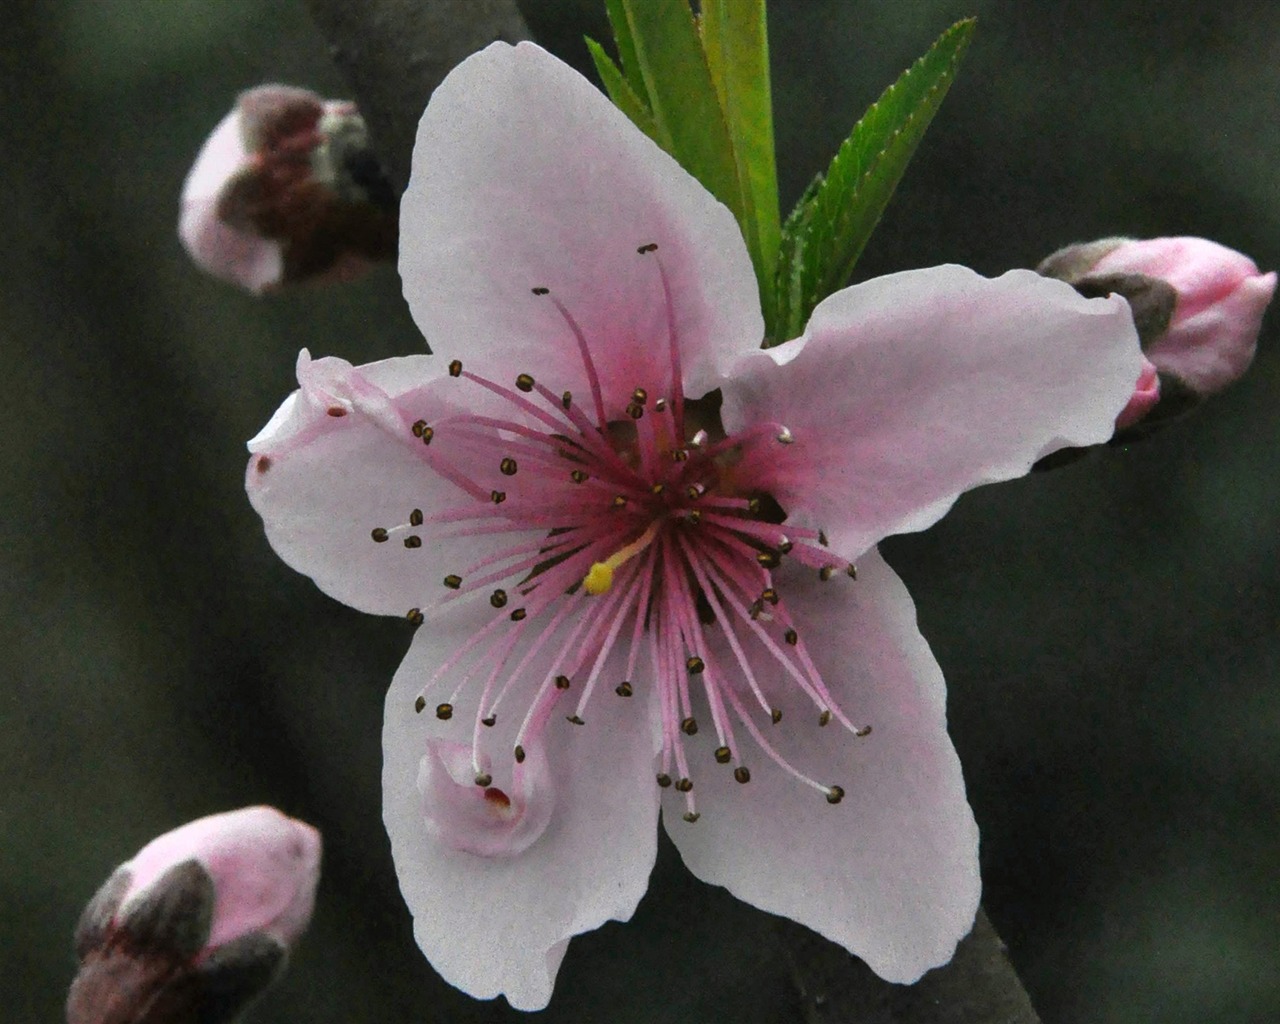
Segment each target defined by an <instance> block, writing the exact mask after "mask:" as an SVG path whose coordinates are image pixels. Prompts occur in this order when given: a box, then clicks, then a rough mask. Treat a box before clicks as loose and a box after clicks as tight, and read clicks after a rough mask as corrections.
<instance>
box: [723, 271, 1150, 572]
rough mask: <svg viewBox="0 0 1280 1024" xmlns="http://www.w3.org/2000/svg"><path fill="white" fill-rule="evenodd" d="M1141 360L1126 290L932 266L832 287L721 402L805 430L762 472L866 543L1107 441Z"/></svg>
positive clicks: (837, 534)
mask: <svg viewBox="0 0 1280 1024" xmlns="http://www.w3.org/2000/svg"><path fill="white" fill-rule="evenodd" d="M1141 361H1142V355H1141V352H1140V350H1139V348H1138V339H1137V334H1136V332H1135V331H1134V328H1133V321H1132V317H1131V316H1130V314H1129V309H1128V306H1127V305H1126V304H1125V302H1124V300H1123V299H1121V298H1119V297H1118V296H1113V297H1111V298H1109V299H1084V298H1081V297H1080V296H1079V295H1077V294H1076V292H1075V291H1074V290H1073V289H1072V288H1071V287H1070V286H1069V285H1066V284H1064V283H1063V282H1061V281H1052V280H1048V279H1046V278H1042V277H1040V276H1039V275H1037V274H1034V273H1032V272H1031V271H1025V270H1015V271H1011V272H1010V273H1007V274H1005V275H1003V276H1002V277H999V278H995V279H988V278H984V277H980V276H979V275H977V274H975V273H974V272H973V271H971V270H967V269H965V268H964V267H955V266H945V267H934V268H931V269H928V270H914V271H909V272H907V273H902V274H893V275H890V276H888V277H881V278H877V279H875V280H872V281H867V282H866V283H864V284H859V285H855V286H854V287H852V288H846V289H845V290H844V291H841V292H838V293H836V294H835V295H833V296H831V297H830V298H828V299H827V300H826V301H824V302H823V303H822V304H821V305H819V306H818V308H817V309H816V310H814V313H813V318H812V319H811V320H810V322H809V326H808V327H807V328H806V330H805V333H804V336H803V337H801V338H799V339H796V340H795V341H791V342H787V343H786V344H784V345H780V346H778V347H777V348H774V349H770V350H769V351H768V352H763V353H755V354H752V355H750V356H747V357H744V359H743V360H741V362H740V363H739V365H738V367H737V368H736V369H735V370H734V373H733V378H734V379H733V380H732V381H731V382H729V383H728V384H726V386H725V401H724V409H723V415H724V420H725V426H726V427H727V428H728V429H729V430H730V431H735V430H738V429H741V428H742V427H743V426H744V425H748V424H751V423H753V422H760V421H771V420H776V421H779V422H781V423H783V424H784V425H785V426H787V427H788V428H789V429H790V430H791V433H792V436H793V437H794V439H795V443H794V444H791V445H789V446H787V447H785V448H780V450H779V451H778V453H777V456H776V458H774V459H772V460H769V461H768V462H766V460H754V464H755V466H757V467H758V471H757V473H756V476H757V477H758V479H754V480H753V481H752V483H754V484H755V485H756V486H758V487H760V488H761V489H763V490H766V491H769V492H770V493H772V494H773V496H774V497H775V498H777V499H778V501H779V502H781V504H782V505H783V507H784V508H786V509H787V510H788V511H789V512H792V513H795V514H798V515H799V516H801V517H802V518H804V519H806V520H808V521H811V522H812V523H813V524H814V525H816V526H819V527H822V528H823V529H825V530H826V531H827V534H828V535H829V536H830V538H831V541H832V544H833V546H835V547H836V549H837V550H839V551H840V552H841V553H843V554H845V555H847V556H856V555H857V554H859V553H860V552H862V551H864V550H866V549H867V548H869V547H870V546H871V545H873V544H875V543H876V542H877V541H879V540H880V539H882V538H884V537H886V536H888V535H890V534H894V533H903V532H908V531H912V530H922V529H924V528H925V527H927V526H930V525H931V524H932V523H934V522H936V521H937V519H938V518H939V517H940V516H942V515H943V513H945V512H946V510H947V509H948V508H950V507H951V504H952V502H954V501H955V499H956V498H957V497H958V496H959V495H960V493H961V492H963V491H965V490H968V489H969V488H971V487H976V486H978V485H979V484H983V483H990V482H992V481H996V480H1004V479H1008V478H1010V477H1015V476H1020V475H1022V474H1023V473H1025V472H1026V471H1027V470H1028V469H1030V467H1031V465H1032V464H1033V463H1034V462H1035V461H1036V460H1037V459H1039V458H1040V457H1041V456H1044V455H1047V454H1048V453H1049V452H1052V451H1056V450H1057V449H1059V448H1062V447H1067V446H1080V447H1083V446H1086V445H1091V444H1099V443H1101V442H1103V441H1106V440H1107V439H1108V438H1109V437H1110V436H1111V433H1112V430H1113V427H1114V423H1115V418H1116V415H1117V414H1118V413H1119V412H1120V410H1121V409H1123V408H1124V406H1125V403H1126V402H1127V401H1128V400H1129V397H1130V396H1131V395H1132V393H1133V384H1134V381H1135V380H1137V379H1138V374H1139V371H1140V368H1141Z"/></svg>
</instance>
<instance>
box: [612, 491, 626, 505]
mask: <svg viewBox="0 0 1280 1024" xmlns="http://www.w3.org/2000/svg"><path fill="white" fill-rule="evenodd" d="M613 507H614V508H626V507H627V499H626V498H624V497H623V496H622V495H621V494H618V495H615V496H614V499H613Z"/></svg>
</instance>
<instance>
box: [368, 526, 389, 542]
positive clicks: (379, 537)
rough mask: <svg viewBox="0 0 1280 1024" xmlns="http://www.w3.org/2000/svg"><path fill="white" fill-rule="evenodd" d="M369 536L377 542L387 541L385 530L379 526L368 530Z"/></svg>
mask: <svg viewBox="0 0 1280 1024" xmlns="http://www.w3.org/2000/svg"><path fill="white" fill-rule="evenodd" d="M369 536H370V537H372V538H373V539H374V541H375V542H377V543H378V544H385V543H386V542H387V531H386V530H384V529H383V528H382V527H381V526H375V527H374V528H373V530H372V531H370V533H369Z"/></svg>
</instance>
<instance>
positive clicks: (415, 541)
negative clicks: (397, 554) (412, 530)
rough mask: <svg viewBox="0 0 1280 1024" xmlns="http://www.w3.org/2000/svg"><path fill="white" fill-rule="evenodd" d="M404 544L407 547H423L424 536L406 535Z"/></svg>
mask: <svg viewBox="0 0 1280 1024" xmlns="http://www.w3.org/2000/svg"><path fill="white" fill-rule="evenodd" d="M404 546H405V547H407V548H420V547H422V538H421V537H419V536H418V535H417V534H414V535H412V536H409V537H406V538H405V539H404Z"/></svg>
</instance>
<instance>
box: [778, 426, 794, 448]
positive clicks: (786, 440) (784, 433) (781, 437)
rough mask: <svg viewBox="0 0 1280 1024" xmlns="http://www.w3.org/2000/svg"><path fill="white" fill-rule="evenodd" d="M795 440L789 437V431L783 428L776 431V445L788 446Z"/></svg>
mask: <svg viewBox="0 0 1280 1024" xmlns="http://www.w3.org/2000/svg"><path fill="white" fill-rule="evenodd" d="M794 440H795V438H794V437H792V436H791V431H789V430H788V429H787V428H786V427H783V428H782V429H781V430H779V431H778V444H790V443H791V442H792V441H794Z"/></svg>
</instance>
